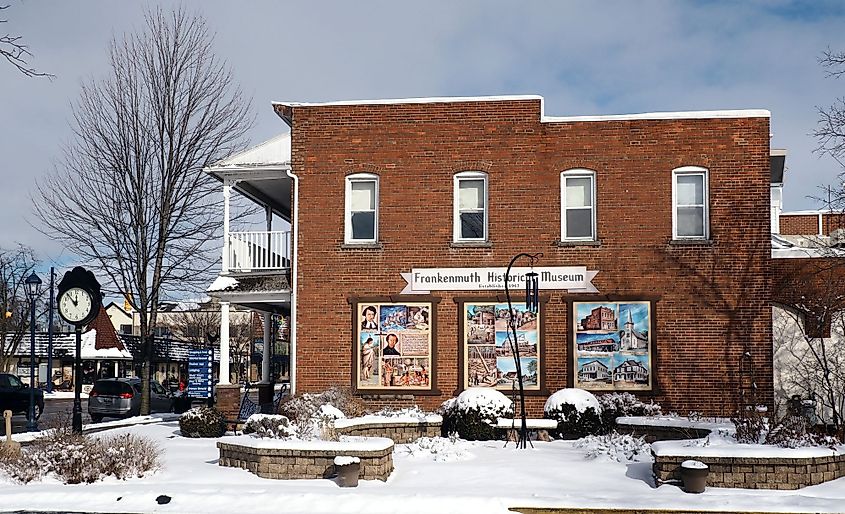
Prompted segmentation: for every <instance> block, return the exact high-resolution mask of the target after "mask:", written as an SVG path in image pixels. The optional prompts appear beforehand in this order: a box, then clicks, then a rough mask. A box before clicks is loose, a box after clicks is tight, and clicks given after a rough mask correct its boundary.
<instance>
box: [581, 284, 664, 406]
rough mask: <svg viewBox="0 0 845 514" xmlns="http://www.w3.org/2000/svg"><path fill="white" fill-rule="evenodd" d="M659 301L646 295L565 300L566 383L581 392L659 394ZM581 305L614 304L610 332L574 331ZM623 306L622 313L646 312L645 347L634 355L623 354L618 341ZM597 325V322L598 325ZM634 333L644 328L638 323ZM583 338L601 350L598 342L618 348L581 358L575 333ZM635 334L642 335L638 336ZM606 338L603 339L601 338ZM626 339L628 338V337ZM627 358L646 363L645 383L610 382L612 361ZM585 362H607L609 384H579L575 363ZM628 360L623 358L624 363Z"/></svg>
mask: <svg viewBox="0 0 845 514" xmlns="http://www.w3.org/2000/svg"><path fill="white" fill-rule="evenodd" d="M659 300H660V298H659V297H654V296H647V295H625V296H605V297H601V298H596V297H590V296H583V297H581V296H577V297H571V298H567V317H568V323H567V329H566V332H567V338H568V345H567V351H568V352H569V357H568V359H567V361H568V366H567V368H568V370H567V375H568V376H567V384H568V386H569V387H577V388H581V389H585V390H587V391H591V392H594V393H613V392H629V393H636V394H639V395H647V396H654V395H657V394H659V390H660V387H659V380H658V374H657V373H658V370H659V368H658V365H657V363H658V358H657V357H658V336H657V302H658V301H659ZM583 304H594V305H604V306H610V305H615V312H616V315H615V322H616V323H617V325H616V326H615V327H614V328H613V330H610V329H609V327H600V328H598V329H595V330H578V325H579V323H581V321H582V320H581V319H579V316H578V311H577V309H578V307H579V306H581V305H583ZM622 305H624V306H626V309H625V311H626V312H632V311H633V310H634V308H635V307H634V306H645V307H646V309H647V316H648V321H647V323H645V324H644V325H645V327H647V330H648V335H647V337H648V341H647V348H646V349H645V351H642V352H638V351H636V350H630V349H629V350H626V351H625V352H623V351H622V350H621V339H622V337H623V336H622V334H620V332H625V330H624V329H622V327H621V326H619V321H620V319H619V313H620V311H622V307H620V306H622ZM599 324H601V322H599ZM633 328H634V329H635V330H640V331H642V329H643V328H644V326H643V324H638V323H637V322H634V327H633ZM579 333H580V334H582V335H585V334H586V336H585V338H586V337H589V336H594V337H595V339H596V341H595V343H596V344H597V345H599V346H600V347H601V345H602V343H605V342H607V344H611V345H619V347H620V348H619V349H615V350H613V351H603V350H606V349H605V348H602V349H600V350H598V351H597V354H598V355H597V356H596V355H593V354H590V355H585V352H583V351H581V350H579V349H578V346H577V343H578V334H579ZM639 335H643V334H642V333H640V334H639ZM602 336H607V337H602ZM629 339H630V338H629ZM625 355H630V356H633V357H636V358H635V359H630V360H637V362H641V361H644V362H646V363H647V366H648V368H647V369H648V382H647V383H645V384H636V383H635V382H628V381H614V379H613V370H612V368H613V367H615V364H616V360H618V359H619V358H620V357H622V356H625ZM579 358H581V359H586V358H593V359H594V360H599V361H601V360H602V359H604V360H607V361H608V362H610V363H611V366H608V368H609V369H611V371H610V373H609V379H610V382H609V383H608V382H604V384H606V385H598V384H593V383H590V382H587V381H581V380H579V379H578V371H579V363H578V360H579ZM627 360H629V359H626V361H627Z"/></svg>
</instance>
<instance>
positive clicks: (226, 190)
mask: <svg viewBox="0 0 845 514" xmlns="http://www.w3.org/2000/svg"><path fill="white" fill-rule="evenodd" d="M231 196H232V186H231V185H230V183H229V181H228V180H227V179H224V181H223V273H228V272H229V198H230V197H231ZM227 308H228V307H227Z"/></svg>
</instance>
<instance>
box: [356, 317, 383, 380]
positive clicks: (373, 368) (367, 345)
mask: <svg viewBox="0 0 845 514" xmlns="http://www.w3.org/2000/svg"><path fill="white" fill-rule="evenodd" d="M359 355H360V356H361V358H360V359H359V362H360V364H361V369H360V370H359V375H358V383H359V384H362V385H367V386H378V385H379V375H378V363H379V359H380V356H381V344H380V339H379V336H378V333H377V332H375V331H363V330H362V331H361V347H360V348H359Z"/></svg>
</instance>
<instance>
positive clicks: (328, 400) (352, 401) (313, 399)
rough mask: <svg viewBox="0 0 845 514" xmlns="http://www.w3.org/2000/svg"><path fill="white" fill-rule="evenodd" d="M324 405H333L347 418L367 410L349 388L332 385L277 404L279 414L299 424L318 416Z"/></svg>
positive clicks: (364, 412)
mask: <svg viewBox="0 0 845 514" xmlns="http://www.w3.org/2000/svg"><path fill="white" fill-rule="evenodd" d="M324 405H329V406H331V407H334V408H335V409H337V411H339V412H341V413H342V414H343V415H344V416H345V417H349V418H354V417H357V416H362V415H364V414H366V412H367V411H366V408H365V407H364V404H363V403H362V402H361V400H359V399H358V398H356V397H354V396H352V392H351V391H350V390H349V388H345V387H339V386H332V387H331V388H330V389H328V390H326V391H323V392H322V393H318V394H314V393H303V394H298V395H296V396H294V397H292V398H289V399H288V400H287V401H285V402H283V403H282V404H281V405H279V414H282V415H283V416H285V417H287V418H288V419H289V420H290V421H291V422H292V423H294V424H296V425H301V424H303V423H305V422H307V421H313V420H316V419H317V418H319V417H320V416H321V415H322V414H321V412H320V410H321V409H322V408H323V406H324Z"/></svg>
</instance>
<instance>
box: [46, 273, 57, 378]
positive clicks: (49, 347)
mask: <svg viewBox="0 0 845 514" xmlns="http://www.w3.org/2000/svg"><path fill="white" fill-rule="evenodd" d="M55 280H56V268H54V267H53V266H50V303H49V305H48V306H47V392H48V393H52V392H53V305H55V304H54V301H55V298H54V296H53V284H54V282H55Z"/></svg>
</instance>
